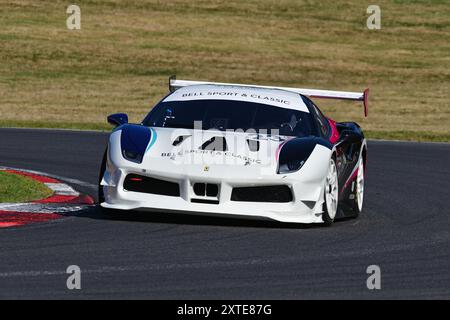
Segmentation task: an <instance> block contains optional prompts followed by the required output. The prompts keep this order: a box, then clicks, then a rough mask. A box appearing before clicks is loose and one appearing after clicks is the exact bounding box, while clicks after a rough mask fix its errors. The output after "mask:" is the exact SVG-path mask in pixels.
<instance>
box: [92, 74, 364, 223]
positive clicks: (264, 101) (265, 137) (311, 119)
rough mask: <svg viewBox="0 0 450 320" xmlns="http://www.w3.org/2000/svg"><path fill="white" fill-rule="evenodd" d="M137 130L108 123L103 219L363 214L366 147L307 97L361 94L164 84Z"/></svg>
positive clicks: (316, 219)
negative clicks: (139, 214)
mask: <svg viewBox="0 0 450 320" xmlns="http://www.w3.org/2000/svg"><path fill="white" fill-rule="evenodd" d="M169 87H170V94H168V95H167V96H166V97H165V98H164V99H163V100H161V101H160V102H159V103H158V104H157V105H156V106H155V107H154V108H153V109H152V110H151V111H150V113H149V114H148V115H147V116H146V117H145V119H144V120H143V121H142V123H140V124H129V123H128V117H127V115H126V114H114V115H111V116H109V117H108V121H109V122H110V123H111V124H113V125H115V126H116V128H115V129H114V130H113V132H112V133H111V135H110V138H109V143H108V147H107V150H106V152H105V156H104V158H103V162H102V166H101V170H100V178H99V195H98V196H99V202H100V205H101V207H102V208H105V209H107V210H110V209H115V210H138V211H148V212H149V213H150V212H165V213H166V212H167V213H169V212H178V213H180V212H181V213H192V214H209V215H228V216H235V217H257V218H269V219H273V220H277V221H281V222H292V223H325V224H331V223H332V222H333V221H334V219H335V218H336V217H337V216H341V215H342V216H357V215H358V214H359V213H360V212H361V210H362V206H363V196H364V175H365V169H366V159H367V144H366V140H365V138H364V135H363V133H362V131H361V129H360V127H359V126H358V125H357V124H356V123H353V122H341V123H336V122H335V121H333V120H331V119H329V118H327V117H325V116H324V115H323V114H322V113H321V111H320V110H319V109H318V108H317V106H316V105H315V104H314V103H313V102H312V101H311V100H310V98H335V99H348V100H359V101H363V102H364V109H365V113H366V115H367V96H368V89H366V90H365V91H364V92H362V93H355V92H341V91H328V90H313V89H298V88H280V87H263V86H253V85H238V84H225V83H211V82H198V81H187V80H176V79H175V78H174V77H171V78H170V80H169Z"/></svg>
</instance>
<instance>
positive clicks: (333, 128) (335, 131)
mask: <svg viewBox="0 0 450 320" xmlns="http://www.w3.org/2000/svg"><path fill="white" fill-rule="evenodd" d="M328 122H329V123H330V127H331V136H330V142H331V143H332V144H335V143H336V142H337V141H338V140H339V136H340V135H339V131H338V129H337V128H336V121H334V120H331V119H328Z"/></svg>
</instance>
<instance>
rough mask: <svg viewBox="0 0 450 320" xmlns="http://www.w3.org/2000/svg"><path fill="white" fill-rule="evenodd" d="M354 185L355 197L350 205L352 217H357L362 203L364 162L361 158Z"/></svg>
mask: <svg viewBox="0 0 450 320" xmlns="http://www.w3.org/2000/svg"><path fill="white" fill-rule="evenodd" d="M355 183H356V186H355V197H354V198H353V199H352V200H351V202H350V204H351V207H352V210H353V213H354V216H355V217H357V216H359V214H360V213H361V211H362V208H363V201H364V161H363V159H362V158H361V159H359V163H358V173H357V175H356V181H355Z"/></svg>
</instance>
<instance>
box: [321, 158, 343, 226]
mask: <svg viewBox="0 0 450 320" xmlns="http://www.w3.org/2000/svg"><path fill="white" fill-rule="evenodd" d="M338 197H339V185H338V174H337V168H336V162H335V161H334V159H333V158H331V159H330V164H329V167H328V174H327V178H326V180H325V192H324V198H325V199H324V200H325V202H324V204H323V214H322V219H323V222H324V223H325V224H326V225H331V224H332V223H333V221H334V218H335V217H336V213H337V210H338V200H339V199H338Z"/></svg>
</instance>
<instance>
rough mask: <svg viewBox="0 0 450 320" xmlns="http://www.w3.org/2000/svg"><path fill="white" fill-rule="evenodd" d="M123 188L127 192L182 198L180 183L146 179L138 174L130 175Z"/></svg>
mask: <svg viewBox="0 0 450 320" xmlns="http://www.w3.org/2000/svg"><path fill="white" fill-rule="evenodd" d="M123 188H124V189H125V190H127V191H133V192H140V193H151V194H159V195H163V196H172V197H179V196H180V186H179V184H178V183H174V182H170V181H164V180H159V179H155V178H150V177H144V176H140V175H137V174H129V175H127V176H126V178H125V182H124V183H123Z"/></svg>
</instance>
